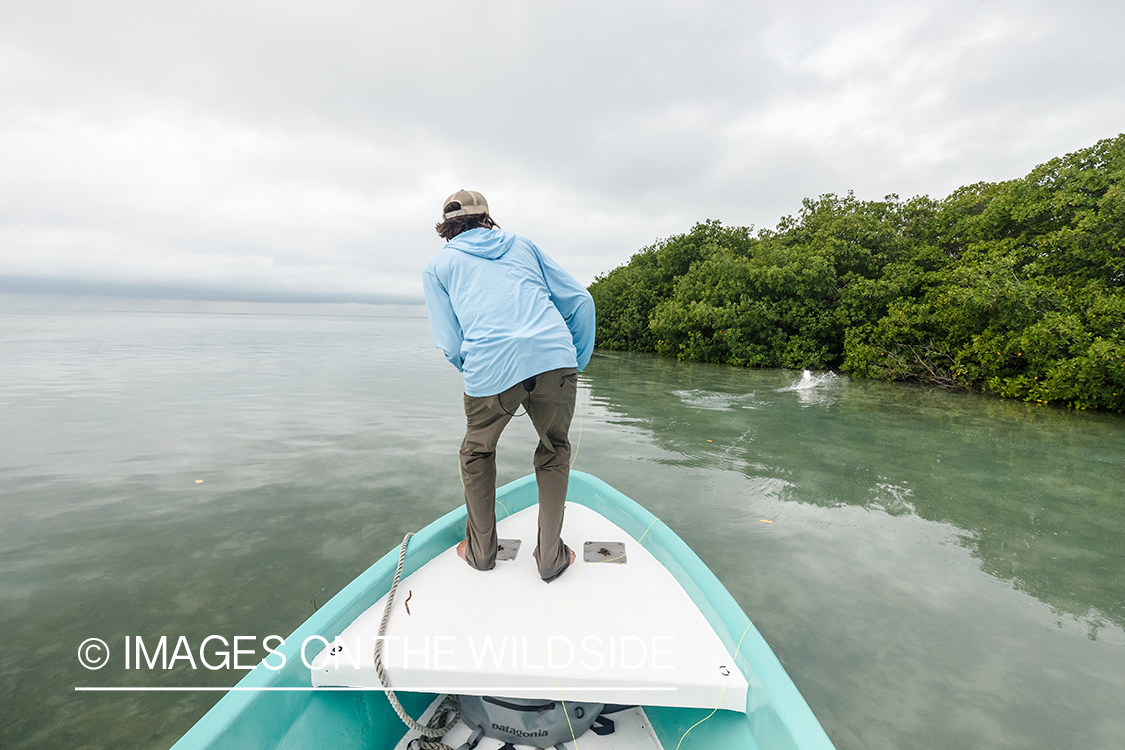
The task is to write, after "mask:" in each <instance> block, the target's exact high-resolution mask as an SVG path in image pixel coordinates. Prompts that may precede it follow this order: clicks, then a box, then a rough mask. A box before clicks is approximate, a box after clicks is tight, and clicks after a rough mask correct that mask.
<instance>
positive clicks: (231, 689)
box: [74, 685, 678, 693]
mask: <svg viewBox="0 0 1125 750" xmlns="http://www.w3.org/2000/svg"><path fill="white" fill-rule="evenodd" d="M390 689H392V688H381V687H335V686H333V687H238V686H237V685H236V686H235V687H81V686H78V687H75V688H74V690H75V692H78V693H168V692H172V693H183V692H194V691H200V692H208V693H229V692H235V691H245V692H251V693H265V692H298V693H301V692H304V693H312V692H317V691H321V690H326V691H328V690H352V691H354V690H380V691H384V692H385V691H387V690H390ZM393 689H395V690H398V691H399V692H400V693H401V692H411V693H451V692H452V693H456V692H457V691H458V690H465V689H466V688H465V687H464V686H461V687H459V688H453V689H450V688H449V687H448V686H439V687H414V686H411V687H410V688H409V689H404V688H393ZM488 690H489V691H490V692H493V691H513V690H514V691H520V692H524V691H528V690H535V691H552V692H559V691H562V692H574V691H578V690H596V691H597V692H599V693H602V692H611V691H612V692H621V691H634V692H646V693H653V692H668V691H675V690H678V688H675V687H599V688H588V687H558V686H557V685H548V686H546V687H535V686H531V687H527V686H523V685H521V686H518V687H493V686H491V685H489V686H488Z"/></svg>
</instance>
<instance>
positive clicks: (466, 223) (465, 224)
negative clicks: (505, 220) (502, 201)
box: [434, 214, 500, 242]
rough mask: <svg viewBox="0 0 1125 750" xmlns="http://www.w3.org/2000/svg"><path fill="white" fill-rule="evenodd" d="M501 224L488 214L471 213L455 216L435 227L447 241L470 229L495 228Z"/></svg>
mask: <svg viewBox="0 0 1125 750" xmlns="http://www.w3.org/2000/svg"><path fill="white" fill-rule="evenodd" d="M499 226H500V225H499V224H497V223H496V222H495V221H493V220H492V217H491V216H489V215H488V214H469V215H468V216H453V217H450V218H448V219H446V220H445V221H443V222H441V223H440V224H434V229H436V230H437V233H438V234H440V235H441V236H442V239H444V240H445V241H446V242H449V241H450V240H451V239H453V238H454V237H456V236H457V235H459V234H461V232H467V231H469V230H470V229H477V228H480V227H483V228H484V229H495V228H497V227H499Z"/></svg>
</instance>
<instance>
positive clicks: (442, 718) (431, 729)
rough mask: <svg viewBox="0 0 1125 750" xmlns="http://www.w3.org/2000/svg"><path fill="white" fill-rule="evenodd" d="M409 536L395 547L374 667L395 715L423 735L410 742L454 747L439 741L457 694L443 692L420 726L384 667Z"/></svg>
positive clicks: (456, 712) (456, 716) (431, 749)
mask: <svg viewBox="0 0 1125 750" xmlns="http://www.w3.org/2000/svg"><path fill="white" fill-rule="evenodd" d="M412 536H414V533H413V532H407V534H406V536H404V537H403V538H402V546H401V547H400V548H399V551H398V566H397V567H396V568H395V579H394V581H393V582H392V583H391V590H390V592H388V593H387V606H385V607H384V608H383V620H382V622H380V623H379V637H378V638H376V639H375V671H376V672H377V673H378V674H379V682H380V683H381V684H382V685H383V688H384V692H385V693H386V695H387V700H388V701H390V704H391V708H393V709H394V710H395V713H396V714H398V718H400V719H402V723H403V724H405V725H406V726H407V727H408V728H410V729H412V730H414V731H415V732H418V733H419V734H420V735H422V736H421V737H418V738H416V739H414V740H411V741H410V745H413V746H415V747H417V748H419V750H453V748H451V747H450V746H449V745H447V744H445V743H444V742H442V741H441V738H442V737H444V736H445V735H446V734H448V732H449V730H450V729H452V728H453V727H454V725H455V724H457V722H458V721H459V720H460V718H461V705H460V704H459V703H458V701H457V696H456V695H447V696H445V698H444V699H443V700H442V702H441V703H440V704H439V705H438V707H437V710H436V711H434V715H433V716H431V717H430V721H429V723H428V724H426V725H425V726H423V725H422V724H419V723H418V722H416V721H415V720H414V719H412V718H410V714H408V713H406V709H405V708H403V707H402V704H401V703H399V701H398V696H397V695H395V693H394V690H392V689H391V684H390V681H389V680H388V679H387V672H386V670H384V669H383V638H384V636H386V634H387V621H388V620H389V619H390V617H391V606H392V605H393V604H394V601H395V592H396V591H398V582H399V580H400V579H401V578H402V563H403V561H404V560H405V559H406V545H407V544H408V543H409V542H410V537H412Z"/></svg>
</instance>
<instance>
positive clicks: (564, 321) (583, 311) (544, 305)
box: [422, 228, 594, 396]
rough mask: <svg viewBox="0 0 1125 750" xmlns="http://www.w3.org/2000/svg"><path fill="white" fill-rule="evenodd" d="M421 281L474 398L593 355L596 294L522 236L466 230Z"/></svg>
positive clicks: (437, 329)
mask: <svg viewBox="0 0 1125 750" xmlns="http://www.w3.org/2000/svg"><path fill="white" fill-rule="evenodd" d="M422 285H423V287H425V290H426V310H427V312H428V313H429V316H430V330H432V331H433V334H434V343H435V344H436V345H437V347H438V348H439V349H441V350H442V351H443V352H444V353H445V358H446V359H448V360H449V361H450V362H452V363H453V366H454V367H456V368H457V369H458V370H460V371H461V372H462V373H463V374H464V376H465V393H466V394H468V395H469V396H492V395H494V394H497V393H501V392H503V391H505V390H507V389H508V388H510V387H512V386H513V385H515V384H516V383H519V382H522V381H524V380H527V379H528V378H530V377H532V376H533V375H538V374H539V373H541V372H546V371H547V370H555V369H558V368H560V367H576V368H578V369H579V370H582V369H584V368H585V367H586V365H587V363H589V361H590V355H591V354H592V353H593V350H594V300H593V299H592V298H591V297H590V293H589V292H587V291H586V289H585V288H584V287H583V286H582V285H581V284H579V283H578V281H577V280H576V279H575V278H574V277H573V276H571V275H570V274H569V273H567V272H566V271H564V270H563V269H562V268H561V267H560V266H559V265H558V264H557V263H555V262H554V261H553V260H551V259H550V258H549V257H547V255H546V254H545V253H543V252H542V251H541V250H540V249H539V248H537V247H536V246H535V245H534V244H532V243H531V242H530V241H529V240H527V239H525V238H523V237H520V236H519V235H518V234H513V233H511V232H505V231H504V230H502V229H491V230H490V229H483V228H478V229H470V230H469V231H467V232H462V233H461V234H459V235H457V236H456V237H454V238H453V239H452V240H451V241H450V242H449V243H448V244H447V245H446V246H445V247H443V248H442V249H441V250H440V251H439V252H438V254H437V255H435V256H434V257H433V258H432V259H431V260H430V262H429V263H428V264H427V265H426V270H425V271H424V272H423V274H422Z"/></svg>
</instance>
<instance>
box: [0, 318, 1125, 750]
mask: <svg viewBox="0 0 1125 750" xmlns="http://www.w3.org/2000/svg"><path fill="white" fill-rule="evenodd" d="M607 355H609V356H607ZM581 385H582V387H581V392H580V399H581V406H580V421H578V422H576V423H575V431H574V434H573V436H572V437H573V439H574V440H575V441H576V442H577V443H578V449H577V456H576V463H575V468H577V469H581V470H584V471H587V472H590V473H592V474H596V475H598V476H600V477H602V478H603V479H605V480H606V481H608V482H609V483H610V484H613V485H615V486H616V487H618V488H619V489H621V490H622V491H624V492H625V493H626V494H628V495H631V496H632V497H634V498H635V499H636V500H638V501H640V502H641V503H642V504H644V505H646V506H647V507H648V508H649V509H651V510H652V511H653V512H654V513H656V515H658V516H660V517H661V518H662V519H663V520H664V521H666V522H667V523H668V525H669V526H671V527H672V528H673V529H674V530H676V531H677V532H678V533H679V534H680V536H682V537H683V538H684V539H685V541H687V543H688V544H690V545H691V546H692V547H693V548H694V549H695V550H696V551H697V552H698V553H699V555H700V556H701V557H702V558H703V560H704V561H705V562H706V563H707V564H708V565H710V566H711V568H712V569H713V570H714V571H715V572H716V574H717V575H718V576H719V578H720V579H721V580H722V581H723V582H724V583H725V584H726V586H727V587H728V588H729V589H730V590H731V592H732V593H733V594H734V596H735V598H736V599H737V600H738V601H739V602H740V603H741V604H742V606H743V608H744V609H745V610H746V611H747V613H748V614H749V615H750V617H751V618H752V619H753V620H754V621H755V623H756V624H757V626H758V628H759V629H760V630H761V632H762V633H763V635H764V636H765V637H766V639H767V640H768V641H769V642H770V644H771V645H772V646H773V648H774V651H775V652H776V653H777V654H778V656H779V657H780V659H781V661H782V663H783V664H784V665H785V667H786V669H787V670H788V671H789V674H790V675H791V676H792V677H793V679H794V681H795V682H796V684H797V686H798V687H799V688H800V689H801V691H802V692H803V693H804V695H805V696H806V698H807V699H808V702H809V704H810V705H811V706H812V708H813V710H814V712H815V713H816V714H817V716H818V717H819V718H820V720H821V722H822V723H823V725H824V727H825V729H826V730H827V732H828V734H829V736H830V737H831V738H832V739H833V741H834V742H835V743H836V745H837V747H839V748H841V750H843V749H845V748H855V749H856V750H859V749H860V748H863V749H867V748H904V747H911V748H951V747H971V748H1044V749H1046V748H1052V749H1054V748H1060V747H1082V748H1120V747H1122V746H1125V710H1123V707H1125V633H1123V629H1122V628H1123V626H1125V553H1123V540H1125V499H1123V494H1125V492H1123V490H1125V419H1122V418H1120V417H1109V416H1104V415H1088V414H1075V413H1069V412H1064V411H1057V410H1049V409H1042V408H1036V407H1031V406H1028V405H1025V404H1014V403H1003V402H999V401H996V400H991V399H984V398H979V397H974V396H971V395H966V394H948V393H940V392H934V391H929V390H924V389H916V388H910V387H902V386H894V385H889V384H883V383H868V382H862V381H851V380H848V379H846V378H837V377H834V376H832V375H830V374H823V373H820V374H814V375H813V376H811V377H806V378H804V379H802V374H801V373H799V372H788V371H745V370H738V369H731V368H725V367H717V366H706V365H688V364H681V363H677V362H675V361H670V360H667V359H660V358H655V357H649V356H638V355H623V356H618V355H617V354H615V353H608V352H607V353H605V354H603V355H599V356H596V357H595V358H594V360H593V361H592V362H591V364H590V367H589V368H588V369H587V370H586V372H585V373H583V375H582V378H581ZM460 392H461V389H460V380H459V375H458V373H457V372H456V371H454V370H453V369H452V368H450V367H449V366H448V365H447V364H446V363H445V361H444V359H443V358H442V357H441V354H440V353H439V352H438V351H436V350H434V349H432V348H431V342H430V339H429V332H428V327H427V324H426V321H425V320H424V319H416V318H415V319H411V318H362V317H311V316H305V317H299V316H279V315H254V314H251V315H222V314H171V313H162V314H144V313H136V312H132V313H110V312H100V313H84V314H82V313H60V314H44V313H26V312H25V313H0V642H2V643H3V644H4V647H3V656H2V657H0V747H5V748H58V747H68V748H117V747H139V748H167V747H169V746H170V745H171V744H172V743H173V742H174V741H175V740H176V739H177V738H178V737H179V736H180V735H181V734H182V733H183V732H184V731H185V730H186V729H187V728H188V727H189V726H190V725H191V724H192V723H193V722H194V721H195V720H196V719H197V718H198V717H199V716H200V715H202V713H203V712H204V711H205V710H206V709H207V708H208V707H209V706H210V705H211V704H212V703H213V702H214V701H215V700H217V697H218V694H217V693H153V692H146V693H76V692H75V691H74V688H75V687H76V686H92V685H99V686H102V685H143V686H177V685H178V686H187V685H202V686H207V685H210V686H224V685H231V684H233V683H234V682H235V681H237V679H238V678H239V677H240V676H241V675H242V674H243V673H242V672H238V671H235V670H230V669H227V670H216V671H211V670H208V669H205V668H203V667H202V666H200V668H198V669H196V670H192V669H191V668H190V666H187V664H186V662H183V661H181V662H180V663H178V664H177V665H176V667H175V668H174V669H170V670H167V671H161V670H159V669H155V670H149V669H144V670H136V669H133V670H129V671H126V670H125V668H124V664H123V661H122V657H121V650H122V648H123V643H124V638H125V637H126V636H130V637H135V636H138V635H140V636H142V637H143V638H145V639H149V640H151V641H155V640H156V639H158V638H159V637H160V636H161V635H166V636H169V637H170V638H171V639H172V641H173V642H174V641H175V640H176V639H177V638H178V637H179V636H184V637H186V639H187V640H188V642H189V643H191V644H193V645H197V644H199V643H200V642H201V641H202V640H203V639H204V638H206V637H207V636H208V635H212V634H218V635H223V636H225V637H226V638H228V639H233V637H234V636H236V635H247V636H256V637H258V638H259V639H260V638H261V637H264V636H265V635H268V634H272V633H277V634H281V635H287V634H288V633H289V632H290V631H291V630H292V629H293V628H295V627H296V626H297V625H298V624H299V623H300V622H302V621H303V620H304V619H305V618H306V617H307V616H308V615H309V614H311V613H312V611H313V608H314V606H316V605H319V604H321V603H323V602H324V601H326V600H327V599H328V597H330V596H331V595H332V594H333V593H335V592H336V591H338V590H339V589H340V588H342V587H343V586H344V585H345V584H346V583H347V582H348V581H350V580H351V579H352V578H354V577H355V576H356V575H357V574H359V573H360V572H361V571H362V570H363V569H365V568H366V567H367V566H368V565H369V564H370V563H371V562H373V561H374V560H375V559H377V558H378V557H379V556H381V555H382V554H383V553H385V552H386V551H387V550H389V549H390V548H391V547H393V546H395V545H396V544H397V543H398V542H399V541H400V540H401V538H402V535H403V533H404V532H406V531H409V530H416V529H419V528H421V527H422V526H424V525H426V524H427V523H429V522H430V521H431V520H433V519H434V518H435V517H437V516H438V515H439V514H441V513H444V512H445V511H447V510H449V509H451V508H453V507H455V506H456V505H457V504H458V503H459V502H460V484H459V482H458V478H457V463H456V449H457V446H458V444H459V438H460V435H461V429H462V419H463V417H462V415H461V413H460ZM533 434H534V433H533V432H532V431H531V429H530V426H529V425H528V424H526V420H517V422H515V423H513V425H512V427H510V428H509V431H508V432H507V433H506V434H505V437H504V439H503V440H502V441H501V446H500V450H501V453H500V479H501V481H508V480H511V479H515V478H517V477H519V476H522V475H523V474H525V473H527V472H528V471H529V470H530V453H531V442H532V440H533V437H532V436H533ZM90 637H99V638H102V639H103V640H105V641H106V642H107V643H108V644H109V647H110V649H111V652H113V655H112V658H111V659H110V662H109V664H108V665H107V666H106V667H105V668H103V669H101V670H99V671H89V670H86V669H84V668H83V667H82V666H81V665H80V664H79V661H78V659H77V649H78V646H79V644H80V643H82V642H83V641H84V640H85V639H87V638H90ZM260 655H261V653H259V656H260ZM244 661H253V659H252V658H250V659H245V658H244Z"/></svg>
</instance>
